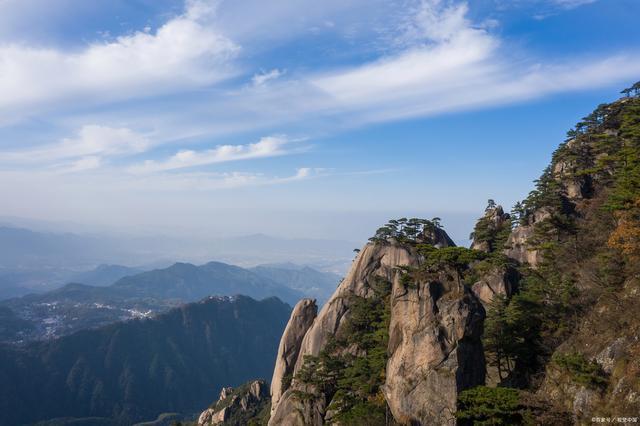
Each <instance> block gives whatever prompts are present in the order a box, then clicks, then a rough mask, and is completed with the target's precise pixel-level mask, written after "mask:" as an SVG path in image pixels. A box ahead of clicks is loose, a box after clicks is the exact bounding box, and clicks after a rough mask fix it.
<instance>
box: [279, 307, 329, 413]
mask: <svg viewBox="0 0 640 426" xmlns="http://www.w3.org/2000/svg"><path fill="white" fill-rule="evenodd" d="M317 314H318V306H317V305H316V302H315V300H311V299H302V300H301V301H300V302H298V304H297V305H296V306H295V308H293V312H291V318H290V319H289V322H288V323H287V327H286V328H285V330H284V333H283V335H282V339H280V347H279V348H278V356H277V358H276V366H275V368H274V370H273V378H272V379H271V404H272V410H271V411H272V413H273V411H274V409H275V407H276V406H277V405H278V402H279V401H280V397H281V396H282V394H283V393H284V392H285V391H286V390H287V389H288V388H289V385H290V383H291V379H292V377H293V370H294V368H295V366H296V361H297V360H298V354H299V353H300V346H301V345H302V339H303V338H304V336H305V334H306V333H307V330H309V327H311V325H312V324H313V321H314V320H315V319H316V315H317Z"/></svg>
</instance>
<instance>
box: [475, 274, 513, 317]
mask: <svg viewBox="0 0 640 426" xmlns="http://www.w3.org/2000/svg"><path fill="white" fill-rule="evenodd" d="M517 282H518V274H517V271H515V270H514V269H512V268H504V267H498V268H496V269H495V270H493V271H491V272H490V273H487V274H485V275H483V276H482V277H481V278H480V279H479V280H478V281H476V282H475V283H474V284H473V286H472V287H471V289H472V290H473V292H474V293H475V295H476V296H478V298H479V299H480V301H481V302H482V304H483V305H484V306H485V307H487V306H488V304H489V303H491V301H492V300H493V298H494V297H495V296H496V295H502V296H505V297H511V295H512V294H513V293H515V291H516V287H517Z"/></svg>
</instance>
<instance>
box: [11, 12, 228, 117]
mask: <svg viewBox="0 0 640 426" xmlns="http://www.w3.org/2000/svg"><path fill="white" fill-rule="evenodd" d="M208 4H209V3H207V2H205V1H201V0H191V1H189V2H188V7H187V9H186V11H185V13H184V14H183V15H180V16H177V17H175V18H173V19H171V20H169V21H168V22H166V23H165V24H164V25H163V26H161V27H160V28H158V30H157V31H155V32H145V31H138V32H135V33H133V34H130V35H124V36H121V37H118V38H117V39H116V40H115V41H112V42H94V43H92V44H90V45H89V46H87V47H86V48H85V49H82V50H80V51H73V52H68V51H63V50H57V49H51V48H40V47H30V46H25V45H22V44H15V43H11V44H6V43H5V44H0V75H1V76H2V78H1V79H0V93H2V97H0V112H2V111H3V110H6V111H9V110H11V109H12V108H16V107H26V106H39V105H41V104H43V103H45V104H46V103H49V102H53V101H60V100H63V99H68V98H80V97H82V101H83V102H85V103H92V102H105V101H109V100H116V99H129V98H134V97H136V96H143V95H150V94H158V93H169V92H172V91H175V90H178V89H184V88H189V87H198V86H202V85H208V84H212V83H215V82H217V81H220V80H222V79H224V78H227V77H229V76H230V75H231V72H232V69H231V67H230V64H229V60H230V59H231V58H233V57H234V55H235V54H236V53H237V51H238V49H239V48H238V46H236V45H235V44H234V43H233V42H232V41H231V40H229V39H227V38H225V37H224V36H222V35H221V34H219V33H217V32H216V30H215V28H213V26H212V25H211V23H210V22H209V21H207V20H206V19H205V17H208V16H209V14H211V13H213V9H212V7H210V6H208Z"/></svg>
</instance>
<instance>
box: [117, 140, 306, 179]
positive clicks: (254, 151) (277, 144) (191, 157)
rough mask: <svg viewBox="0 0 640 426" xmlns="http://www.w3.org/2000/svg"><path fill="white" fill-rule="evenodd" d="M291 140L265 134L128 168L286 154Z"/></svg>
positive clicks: (163, 167) (149, 168) (173, 167)
mask: <svg viewBox="0 0 640 426" xmlns="http://www.w3.org/2000/svg"><path fill="white" fill-rule="evenodd" d="M290 144H291V140H290V139H288V138H286V137H284V136H267V137H263V138H262V139H260V140H259V141H258V142H255V143H251V144H247V145H220V146H217V147H215V148H213V149H209V150H204V151H193V150H183V151H180V152H178V153H176V154H175V155H173V156H171V157H169V158H168V159H166V160H164V161H156V160H147V161H145V162H144V163H142V164H138V165H134V166H132V167H130V168H129V171H130V172H132V173H154V172H162V171H167V170H176V169H185V168H191V167H197V166H206V165H210V164H217V163H225V162H229V161H239V160H250V159H255V158H267V157H275V156H280V155H286V154H290V153H292V152H294V150H293V149H288V148H289V146H290Z"/></svg>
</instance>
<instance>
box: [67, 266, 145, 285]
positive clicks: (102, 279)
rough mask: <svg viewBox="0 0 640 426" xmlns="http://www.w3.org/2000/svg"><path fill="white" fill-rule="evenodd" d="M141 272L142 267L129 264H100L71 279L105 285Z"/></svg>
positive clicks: (88, 283)
mask: <svg viewBox="0 0 640 426" xmlns="http://www.w3.org/2000/svg"><path fill="white" fill-rule="evenodd" d="M141 272H144V271H143V270H142V269H140V268H131V267H128V266H122V265H99V266H98V267H96V268H95V269H92V270H90V271H86V272H82V273H79V274H76V275H74V276H73V278H72V279H71V280H70V281H73V282H76V283H82V284H87V285H91V286H96V287H103V286H108V285H110V284H113V283H115V282H116V281H118V280H119V279H121V278H124V277H126V276H130V275H137V274H139V273H141Z"/></svg>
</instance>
